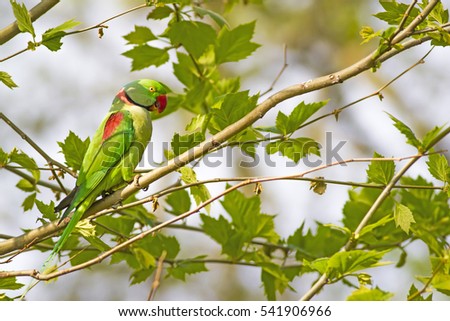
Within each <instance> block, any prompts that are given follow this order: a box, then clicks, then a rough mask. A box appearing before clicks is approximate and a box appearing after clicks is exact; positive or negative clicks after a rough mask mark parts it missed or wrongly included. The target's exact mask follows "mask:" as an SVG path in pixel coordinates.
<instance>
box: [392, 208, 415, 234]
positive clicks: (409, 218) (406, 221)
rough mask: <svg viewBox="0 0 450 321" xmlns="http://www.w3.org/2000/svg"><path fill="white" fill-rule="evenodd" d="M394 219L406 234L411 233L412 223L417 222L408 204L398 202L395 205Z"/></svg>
mask: <svg viewBox="0 0 450 321" xmlns="http://www.w3.org/2000/svg"><path fill="white" fill-rule="evenodd" d="M394 220H395V225H396V226H397V227H399V226H400V228H401V229H402V230H403V231H405V233H406V234H409V229H410V226H411V223H415V222H416V221H415V220H414V216H413V214H412V212H411V210H410V209H409V208H408V207H407V206H405V205H403V204H398V203H397V204H396V205H395V209H394Z"/></svg>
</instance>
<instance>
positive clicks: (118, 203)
mask: <svg viewBox="0 0 450 321" xmlns="http://www.w3.org/2000/svg"><path fill="white" fill-rule="evenodd" d="M122 206H123V204H122V200H120V201H118V202H117V203H115V204H113V205H112V206H111V207H112V208H113V209H115V210H116V209H118V208H119V207H122Z"/></svg>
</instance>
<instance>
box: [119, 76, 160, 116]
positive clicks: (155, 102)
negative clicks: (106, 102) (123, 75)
mask: <svg viewBox="0 0 450 321" xmlns="http://www.w3.org/2000/svg"><path fill="white" fill-rule="evenodd" d="M168 91H169V89H168V87H167V86H165V85H163V84H161V83H159V82H157V81H155V80H151V79H139V80H135V81H132V82H130V83H128V84H126V85H125V86H124V87H123V89H122V90H121V91H120V92H119V95H120V94H121V93H122V94H123V95H124V96H125V97H124V98H125V99H126V100H128V101H129V102H131V103H132V104H134V105H137V106H140V107H143V108H145V109H147V110H148V111H157V112H158V113H162V112H163V111H164V109H166V106H167V96H166V94H167V92H168Z"/></svg>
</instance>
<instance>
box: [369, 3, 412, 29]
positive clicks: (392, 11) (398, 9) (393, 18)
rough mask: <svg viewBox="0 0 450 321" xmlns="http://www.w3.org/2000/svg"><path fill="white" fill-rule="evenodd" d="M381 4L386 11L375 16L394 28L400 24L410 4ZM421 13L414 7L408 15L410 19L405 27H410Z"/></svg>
mask: <svg viewBox="0 0 450 321" xmlns="http://www.w3.org/2000/svg"><path fill="white" fill-rule="evenodd" d="M380 4H381V6H382V7H383V8H384V10H386V11H384V12H380V13H377V14H375V15H374V16H375V17H377V18H378V19H380V20H383V21H386V22H387V23H389V24H390V25H393V26H395V25H398V24H400V22H401V21H402V19H403V17H404V15H405V12H406V10H407V9H408V7H409V5H408V4H405V3H398V2H397V1H390V0H382V1H380ZM419 12H420V11H419V9H418V8H416V7H413V8H412V10H411V12H410V13H409V15H408V18H407V19H406V22H405V25H408V24H409V23H410V22H411V21H412V19H414V17H416V16H417V15H418V14H419Z"/></svg>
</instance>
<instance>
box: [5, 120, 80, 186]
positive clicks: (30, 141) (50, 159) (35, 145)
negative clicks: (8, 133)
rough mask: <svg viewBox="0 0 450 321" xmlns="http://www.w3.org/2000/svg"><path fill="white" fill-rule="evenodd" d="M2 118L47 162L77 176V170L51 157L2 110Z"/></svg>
mask: <svg viewBox="0 0 450 321" xmlns="http://www.w3.org/2000/svg"><path fill="white" fill-rule="evenodd" d="M0 118H1V119H2V120H3V121H4V122H5V123H6V124H7V125H8V126H9V127H11V128H12V129H13V130H14V131H15V132H16V133H17V134H18V135H19V136H20V137H21V138H22V139H23V140H25V141H26V142H27V143H28V144H29V145H30V146H31V147H33V149H34V150H35V151H37V152H38V153H39V155H41V156H42V157H43V158H44V159H45V160H46V162H47V163H48V164H49V165H55V166H57V167H59V168H60V169H61V170H63V171H64V172H66V173H69V174H70V175H72V176H74V177H76V174H75V172H73V171H72V170H71V169H70V168H68V167H67V166H64V165H63V164H61V163H59V162H58V161H56V160H54V159H53V158H51V157H50V156H49V155H48V154H47V153H46V152H45V151H44V150H43V149H42V148H40V147H39V145H38V144H36V143H35V142H34V141H33V140H32V139H31V138H30V137H29V136H28V135H27V134H25V133H24V131H23V130H21V129H20V128H19V127H18V126H17V125H16V124H14V123H13V122H12V121H11V120H10V119H9V118H8V117H6V115H5V114H4V113H2V112H0ZM52 173H53V175H54V176H55V177H57V174H56V173H55V172H54V170H52ZM61 188H62V189H64V187H63V186H61Z"/></svg>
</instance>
